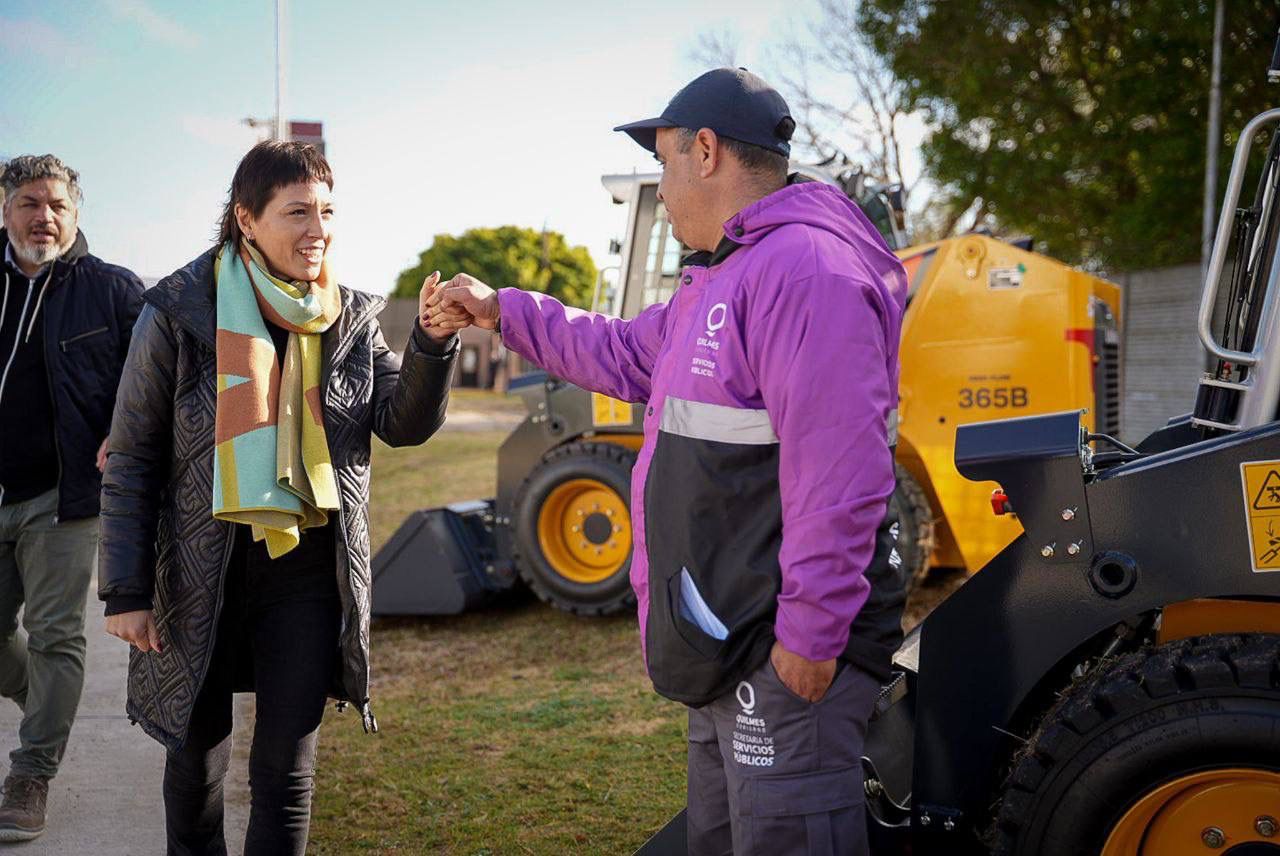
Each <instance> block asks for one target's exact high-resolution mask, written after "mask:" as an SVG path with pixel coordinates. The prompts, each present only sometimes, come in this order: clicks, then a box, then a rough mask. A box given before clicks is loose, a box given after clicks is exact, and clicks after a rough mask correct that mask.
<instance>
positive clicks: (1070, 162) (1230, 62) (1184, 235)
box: [857, 0, 1280, 270]
mask: <svg viewBox="0 0 1280 856" xmlns="http://www.w3.org/2000/svg"><path fill="white" fill-rule="evenodd" d="M1226 10H1227V12H1226V26H1225V29H1224V39H1223V49H1222V128H1223V147H1222V165H1221V168H1220V175H1221V176H1222V177H1223V178H1224V179H1225V174H1226V169H1227V166H1228V165H1229V163H1230V157H1231V150H1230V148H1231V144H1232V143H1233V142H1234V140H1235V138H1236V136H1237V135H1238V134H1239V131H1240V129H1241V128H1242V127H1243V126H1244V124H1245V123H1246V122H1247V121H1248V120H1249V119H1250V118H1251V117H1252V116H1253V115H1254V114H1255V113H1257V112H1259V111H1260V110H1262V109H1263V108H1265V107H1267V106H1270V105H1272V104H1274V103H1275V101H1276V100H1277V99H1276V96H1277V95H1278V94H1280V92H1277V90H1276V88H1274V87H1273V88H1272V89H1271V90H1267V89H1266V82H1265V81H1266V75H1265V71H1266V65H1267V60H1268V59H1269V58H1270V50H1271V45H1272V43H1273V41H1274V39H1275V34H1276V24H1277V23H1278V20H1277V19H1278V15H1277V9H1276V5H1275V0H1231V2H1229V3H1227V5H1226ZM857 21H858V27H859V28H860V29H861V30H862V31H863V32H865V33H866V34H867V35H869V36H870V37H871V39H872V41H873V44H874V45H875V47H876V49H877V50H878V51H879V53H880V54H881V56H882V57H883V58H884V59H885V61H886V62H887V64H888V65H889V66H890V67H891V68H892V69H893V71H894V73H895V74H896V75H897V76H898V77H899V78H900V79H901V80H903V81H905V82H906V83H907V85H908V90H909V93H910V96H911V98H912V102H913V106H918V107H920V108H923V109H924V111H925V115H926V117H927V119H928V121H929V122H930V123H931V124H932V126H933V128H934V132H933V133H932V134H931V136H930V137H929V139H928V140H927V141H926V143H925V146H924V156H925V165H926V171H927V172H928V174H929V175H930V177H931V178H932V179H933V180H934V181H935V182H937V184H938V185H939V186H940V187H942V188H943V192H944V193H947V194H949V195H950V196H951V197H952V199H953V201H954V202H955V203H956V204H958V205H960V206H967V205H968V204H969V203H970V202H972V201H975V200H976V201H978V204H979V205H980V208H979V211H980V212H982V213H985V214H986V215H988V216H989V217H990V218H994V220H995V221H996V222H998V223H999V224H1000V225H1001V226H1002V227H1003V228H1004V229H1005V230H1008V229H1010V228H1012V229H1020V230H1025V231H1027V232H1028V233H1030V234H1032V235H1034V236H1035V237H1036V238H1037V239H1038V240H1039V241H1042V242H1043V244H1044V248H1045V250H1046V252H1048V253H1049V254H1051V255H1054V256H1056V257H1058V258H1062V259H1065V260H1067V261H1071V262H1085V263H1090V264H1093V265H1097V266H1105V267H1107V268H1111V269H1118V270H1124V269H1134V268H1141V267H1149V266H1156V265H1165V264H1176V263H1182V262H1189V261H1194V260H1196V259H1198V258H1199V256H1200V222H1201V213H1202V196H1203V188H1204V160H1205V137H1206V132H1207V127H1208V125H1207V122H1208V118H1207V117H1208V101H1209V88H1210V66H1211V61H1212V50H1213V44H1212V42H1213V3H1212V0H1194V2H1189V1H1188V0H1083V2H1044V0H974V2H968V3H956V2H947V0H863V2H862V3H861V5H860V7H859V9H858V16H857Z"/></svg>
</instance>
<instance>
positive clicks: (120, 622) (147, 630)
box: [107, 609, 160, 654]
mask: <svg viewBox="0 0 1280 856" xmlns="http://www.w3.org/2000/svg"><path fill="white" fill-rule="evenodd" d="M107 632H108V633H110V634H111V635H112V636H115V637H116V638H117V639H123V640H124V641H126V642H128V643H129V644H130V645H132V646H134V647H135V648H137V649H138V650H139V651H142V652H143V653H144V654H145V653H146V652H147V651H155V652H156V653H159V652H160V631H159V630H157V629H156V619H155V612H154V611H153V610H150V609H139V610H137V611H136V612H122V613H120V614H119V615H108V616H107Z"/></svg>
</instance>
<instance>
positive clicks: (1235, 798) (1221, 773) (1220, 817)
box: [1102, 768, 1280, 856]
mask: <svg viewBox="0 0 1280 856" xmlns="http://www.w3.org/2000/svg"><path fill="white" fill-rule="evenodd" d="M1278 806H1280V772H1275V771H1270V770H1251V769H1245V768H1238V769H1223V770H1208V771H1205V772H1202V773H1193V774H1191V775H1188V776H1183V777H1181V778H1179V779H1175V780H1174V781H1172V782H1168V783H1167V784H1164V785H1161V786H1159V787H1157V788H1155V789H1153V790H1151V791H1149V792H1147V793H1146V794H1144V795H1143V796H1142V798H1141V799H1139V800H1138V801H1137V802H1136V803H1135V804H1134V805H1133V807H1132V808H1130V809H1129V810H1128V811H1127V812H1125V814H1124V816H1123V817H1121V818H1120V820H1119V821H1118V822H1117V823H1116V825H1115V826H1114V827H1113V828H1112V830H1111V834H1110V836H1108V838H1107V843H1106V845H1105V846H1104V847H1103V848H1102V856H1154V854H1162V853H1200V852H1203V853H1205V854H1209V853H1218V854H1224V856H1225V854H1230V856H1245V854H1249V856H1255V854H1256V856H1261V854H1264V853H1273V854H1278V856H1280V831H1276V832H1273V834H1272V835H1270V836H1264V835H1263V834H1262V832H1263V831H1264V830H1265V829H1266V826H1265V825H1264V824H1263V823H1262V822H1261V821H1263V820H1264V819H1270V820H1271V822H1272V824H1273V825H1274V824H1275V823H1276V822H1277V821H1280V811H1278V810H1277V807H1278Z"/></svg>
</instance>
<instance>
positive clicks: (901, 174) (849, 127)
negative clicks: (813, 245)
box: [689, 0, 982, 240]
mask: <svg viewBox="0 0 1280 856" xmlns="http://www.w3.org/2000/svg"><path fill="white" fill-rule="evenodd" d="M806 32H807V34H808V38H801V37H800V36H799V35H797V34H796V33H794V32H792V33H790V34H786V35H783V36H782V37H781V38H780V39H779V41H778V42H777V43H775V44H773V45H769V46H767V47H766V51H765V56H766V61H765V65H766V66H767V71H768V74H767V75H766V76H768V77H769V78H770V79H771V80H773V81H776V83H777V85H778V87H779V89H781V90H782V91H783V93H784V94H785V95H786V98H787V101H788V103H790V105H791V109H792V115H793V118H794V119H795V120H796V137H795V139H794V142H795V143H796V144H797V145H798V147H799V148H800V149H801V151H802V152H804V153H807V154H808V155H810V156H812V157H814V158H816V159H817V160H818V161H820V162H827V163H830V162H836V163H840V162H843V163H846V164H849V165H852V166H857V167H861V168H862V169H863V170H864V171H865V172H866V173H867V175H868V176H869V177H871V178H872V179H874V180H876V181H880V182H884V183H889V184H899V185H901V186H902V192H903V201H904V202H905V203H906V206H907V208H908V210H909V211H911V212H912V217H911V229H910V231H911V233H912V235H913V237H915V238H916V239H918V240H919V239H925V240H928V239H933V238H939V237H945V236H947V235H950V234H953V233H955V232H956V230H957V229H958V228H959V226H960V222H961V220H963V219H968V218H967V217H966V216H965V215H966V213H970V214H972V213H973V212H974V206H972V205H968V206H964V207H957V206H954V205H950V204H948V203H946V202H941V201H937V200H933V199H930V200H926V201H925V202H923V203H921V204H913V199H912V195H913V193H914V192H915V191H917V190H918V189H920V182H921V179H922V178H923V174H922V172H921V171H920V170H919V169H917V168H913V167H912V166H911V165H910V162H909V159H908V158H904V150H903V146H904V142H903V125H904V123H905V122H906V121H907V120H908V118H909V117H911V116H912V114H913V112H914V111H913V108H912V104H911V98H910V93H909V92H908V90H907V86H906V84H905V82H903V81H901V80H899V79H898V78H897V77H895V76H894V74H893V72H892V70H891V69H890V68H889V67H888V66H887V65H886V63H885V62H884V61H883V59H882V58H881V57H880V55H879V54H878V53H877V52H876V50H875V47H874V45H873V44H872V43H871V40H870V38H869V37H868V36H867V34H866V33H864V32H863V31H862V29H861V28H860V27H859V26H858V5H857V0H817V6H816V14H815V17H814V18H813V20H811V21H810V22H809V23H808V25H807V27H806ZM740 52H741V51H740V39H738V38H737V36H736V34H735V33H733V32H732V31H731V30H728V29H723V30H719V31H713V32H704V33H702V34H700V35H699V36H698V38H697V41H696V43H695V45H694V46H693V48H692V49H691V50H690V51H689V58H690V59H691V60H692V61H694V62H695V63H700V64H703V65H709V64H710V65H731V64H735V63H734V61H735V58H737V57H738V56H739V55H740ZM981 210H982V208H981V206H979V208H978V212H981Z"/></svg>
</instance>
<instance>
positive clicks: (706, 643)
mask: <svg viewBox="0 0 1280 856" xmlns="http://www.w3.org/2000/svg"><path fill="white" fill-rule="evenodd" d="M685 580H688V581H689V582H687V583H686V582H685ZM690 586H692V587H693V588H692V590H693V591H694V592H696V591H697V586H696V584H695V583H693V577H691V576H690V575H689V571H688V570H687V569H684V568H682V569H681V570H680V572H679V573H676V574H672V575H671V577H670V578H669V579H668V580H667V609H668V610H669V611H670V613H671V618H672V621H673V624H674V626H675V630H676V633H677V634H678V635H679V636H680V638H681V639H683V640H684V642H685V644H686V645H688V646H689V647H690V648H692V649H693V650H694V651H696V652H697V653H698V654H699V655H701V656H702V657H705V658H707V659H709V660H714V659H716V658H717V657H719V656H720V652H721V651H723V650H724V646H725V639H726V638H728V635H729V630H728V628H726V627H724V624H723V622H720V620H719V618H716V617H715V615H714V613H712V612H711V610H710V608H709V607H707V606H706V602H705V601H702V602H701V606H702V607H703V609H704V610H705V611H704V613H703V616H710V617H711V618H713V619H714V622H715V623H718V624H719V627H718V628H717V627H716V626H715V623H708V622H707V621H706V618H705V617H703V621H702V622H701V623H700V622H699V621H697V620H696V617H699V616H698V613H697V612H696V611H695V610H696V609H697V607H693V608H691V607H690V605H689V599H690V596H689V589H690ZM696 597H697V598H698V600H701V595H696ZM721 631H723V635H720V634H721Z"/></svg>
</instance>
